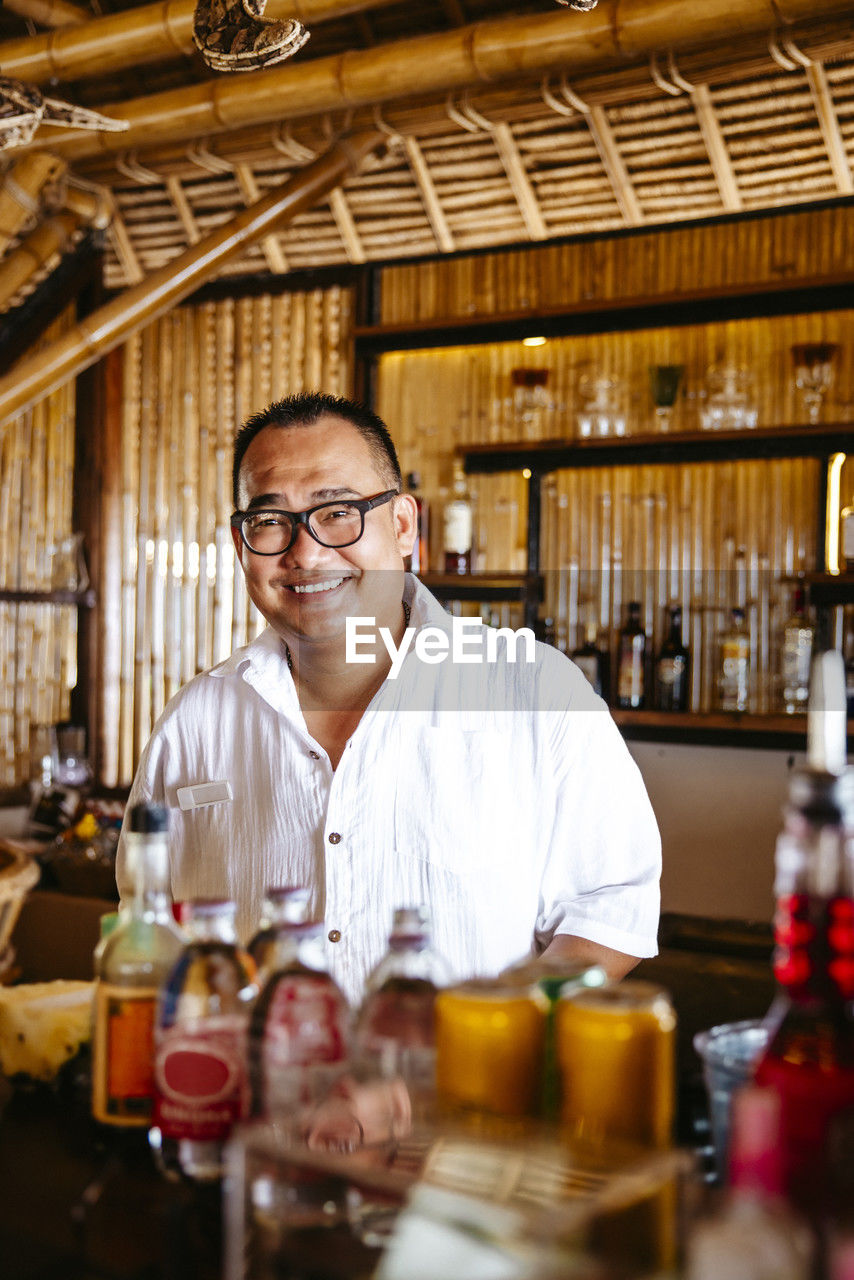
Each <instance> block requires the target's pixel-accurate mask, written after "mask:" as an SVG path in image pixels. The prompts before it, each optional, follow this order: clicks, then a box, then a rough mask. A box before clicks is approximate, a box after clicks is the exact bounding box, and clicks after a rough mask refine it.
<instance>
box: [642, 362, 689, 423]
mask: <svg viewBox="0 0 854 1280" xmlns="http://www.w3.org/2000/svg"><path fill="white" fill-rule="evenodd" d="M684 371H685V366H684V364H651V365H650V366H649V389H650V391H651V393H652V402H653V404H654V405H655V416H656V419H657V422H658V429H659V431H669V430H670V421H671V418H672V417H673V406H674V404H675V403H676V394H677V392H678V391H679V383H680V382H681V381H682V374H683V373H684Z"/></svg>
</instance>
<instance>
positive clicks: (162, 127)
mask: <svg viewBox="0 0 854 1280" xmlns="http://www.w3.org/2000/svg"><path fill="white" fill-rule="evenodd" d="M850 4H851V0H703V3H702V4H685V3H684V0H602V3H601V4H600V5H599V7H598V8H596V9H594V10H592V11H591V12H589V13H575V12H571V11H568V10H566V9H559V10H555V11H554V12H549V13H542V14H527V15H525V16H524V17H519V16H518V15H512V16H510V17H507V18H496V19H490V20H487V21H484V22H478V23H475V24H474V25H473V26H469V27H462V28H457V29H455V30H453V31H446V32H442V33H440V34H438V35H429V36H419V37H416V38H414V39H412V40H402V41H398V42H396V43H393V44H387V45H380V46H379V47H377V48H372V49H366V50H361V49H360V50H353V51H351V52H348V53H343V54H338V55H335V56H332V57H328V58H317V59H315V60H314V61H310V60H302V61H296V62H291V61H288V62H286V63H284V64H282V65H281V66H274V67H269V68H267V69H266V70H263V71H257V72H251V73H247V74H246V75H241V76H229V77H226V78H222V79H219V80H214V81H207V82H205V83H203V84H194V85H189V86H186V87H184V88H181V89H173V90H168V91H166V92H164V93H157V94H152V95H151V96H150V97H147V98H135V99H132V100H131V101H128V102H123V103H109V104H106V105H104V106H101V107H99V110H101V111H103V112H105V113H106V114H107V115H110V116H118V117H120V118H124V119H126V120H128V121H129V123H130V128H129V130H128V131H127V132H125V133H92V132H88V131H82V130H75V131H71V130H67V131H63V137H62V138H61V139H58V138H53V139H52V140H51V146H52V148H53V149H54V150H55V151H57V152H60V153H61V154H62V155H65V156H69V157H74V158H81V157H87V156H93V155H99V154H103V153H109V154H115V153H116V152H118V151H124V150H129V149H135V150H139V149H144V148H145V147H150V146H157V145H160V144H162V143H165V142H170V141H174V140H175V139H178V138H185V139H188V140H189V139H191V138H198V137H204V136H207V135H209V134H212V133H221V132H224V131H226V130H229V129H234V128H239V127H241V126H243V125H251V124H262V123H265V122H270V121H274V120H278V121H281V120H288V119H292V118H296V117H300V116H307V115H314V114H316V113H318V112H323V111H333V110H341V109H344V110H347V109H349V108H353V107H358V106H364V105H367V104H371V103H381V102H386V101H388V100H390V99H393V98H398V97H401V96H410V95H412V94H420V93H431V92H448V91H449V90H454V89H461V88H464V87H467V86H471V85H476V84H479V83H484V82H486V83H489V82H491V81H495V80H500V79H502V78H508V77H509V78H512V77H518V76H520V75H523V76H524V75H534V74H539V75H542V74H543V73H545V72H547V71H556V70H559V71H562V72H563V73H565V74H570V75H575V74H577V73H579V72H584V71H588V70H592V69H604V68H605V67H606V66H613V65H614V64H615V63H617V64H619V65H624V64H625V60H626V59H627V58H632V57H634V58H639V57H644V56H648V55H649V54H650V53H652V52H654V51H655V50H661V49H664V48H672V49H681V48H684V47H686V46H688V47H690V46H693V45H695V44H698V43H700V44H702V43H703V42H706V41H709V40H711V39H713V38H714V37H715V36H717V37H718V38H720V37H721V36H722V35H726V36H727V37H728V38H729V39H731V40H732V39H738V38H744V37H746V36H748V35H756V34H757V33H762V32H766V31H767V32H770V31H771V30H773V28H774V24H775V21H777V22H779V18H778V17H776V14H777V11H778V10H782V11H783V16H784V17H785V18H791V20H793V21H794V20H795V19H796V18H799V17H804V16H806V14H807V13H809V16H811V17H813V18H822V17H825V18H826V17H831V16H833V15H834V14H840V13H843V12H845V11H848V12H850ZM33 145H34V144H32V143H31V144H30V146H31V147H33ZM35 145H44V142H43V137H42V135H41V133H40V134H39V136H38V141H37V143H36V144H35Z"/></svg>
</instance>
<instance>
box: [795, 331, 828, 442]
mask: <svg viewBox="0 0 854 1280" xmlns="http://www.w3.org/2000/svg"><path fill="white" fill-rule="evenodd" d="M838 354H839V343H837V342H796V343H795V345H794V346H793V347H792V359H793V360H794V362H795V386H796V387H797V388H798V390H799V391H800V393H801V395H802V396H803V399H804V404H805V405H806V407H807V417H808V418H809V421H810V425H811V426H815V424H816V423H817V422H818V420H819V417H820V416H821V404H822V400H823V399H824V396H825V394H826V392H827V391H828V390H829V388H830V385H831V383H832V382H833V365H834V362H835V360H836V357H837V355H838Z"/></svg>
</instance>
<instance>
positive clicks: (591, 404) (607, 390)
mask: <svg viewBox="0 0 854 1280" xmlns="http://www.w3.org/2000/svg"><path fill="white" fill-rule="evenodd" d="M578 390H579V394H580V395H581V398H582V400H583V401H584V408H583V409H581V411H580V412H579V413H577V414H576V416H575V422H576V426H577V428H578V434H579V436H581V437H582V438H587V437H589V436H624V435H625V434H626V412H625V408H624V403H623V402H624V394H623V383H622V380H621V379H620V378H615V377H612V376H610V375H609V374H605V373H584V374H582V376H581V378H580V379H579V382H578Z"/></svg>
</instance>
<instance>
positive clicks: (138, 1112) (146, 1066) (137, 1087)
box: [92, 804, 183, 1129]
mask: <svg viewBox="0 0 854 1280" xmlns="http://www.w3.org/2000/svg"><path fill="white" fill-rule="evenodd" d="M168 823H169V813H168V810H166V809H162V808H160V807H159V806H156V805H145V804H140V805H135V806H134V807H133V808H132V809H131V811H130V813H129V815H128V830H127V835H126V840H127V847H128V861H129V865H130V866H131V867H132V869H133V877H134V892H133V896H132V897H131V898H130V900H129V901H128V903H127V906H126V908H125V910H124V911H123V912H122V914H121V917H120V918H119V920H118V923H117V924H116V926H115V928H114V929H113V930H112V931H111V932H110V934H109V936H107V937H105V938H104V939H103V940H102V942H99V944H98V947H97V948H96V951H95V1012H94V1036H93V1042H92V1114H93V1115H94V1117H95V1119H96V1120H98V1121H100V1123H102V1124H105V1125H110V1126H112V1127H114V1128H122V1129H130V1128H143V1127H145V1126H146V1125H148V1124H150V1122H151V1114H152V1107H153V1098H154V1078H153V1059H154V1026H155V1017H156V1009H157V999H158V995H159V992H160V987H161V985H162V983H163V982H164V980H165V979H166V976H167V975H168V973H169V972H170V970H171V968H172V966H173V965H174V963H175V961H176V959H177V958H178V955H179V954H180V952H181V948H182V946H183V937H182V935H181V933H180V931H179V929H178V927H177V925H176V924H175V922H174V919H173V917H172V905H171V898H170V895H169V849H168V843H167V828H168Z"/></svg>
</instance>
